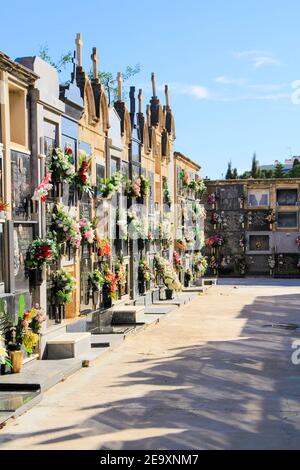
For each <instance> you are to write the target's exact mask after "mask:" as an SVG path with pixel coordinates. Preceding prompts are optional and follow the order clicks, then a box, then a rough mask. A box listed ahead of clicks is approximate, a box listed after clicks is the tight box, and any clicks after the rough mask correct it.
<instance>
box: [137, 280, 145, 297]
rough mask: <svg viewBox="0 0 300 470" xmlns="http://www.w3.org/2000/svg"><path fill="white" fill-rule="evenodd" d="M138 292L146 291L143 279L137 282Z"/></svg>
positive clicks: (142, 293) (143, 292)
mask: <svg viewBox="0 0 300 470" xmlns="http://www.w3.org/2000/svg"><path fill="white" fill-rule="evenodd" d="M139 293H140V294H141V295H144V294H145V293H146V283H145V282H144V281H140V282H139Z"/></svg>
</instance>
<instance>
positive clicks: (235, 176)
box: [232, 168, 239, 180]
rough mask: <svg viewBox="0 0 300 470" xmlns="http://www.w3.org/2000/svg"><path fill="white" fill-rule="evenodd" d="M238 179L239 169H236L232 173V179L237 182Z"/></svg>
mask: <svg viewBox="0 0 300 470" xmlns="http://www.w3.org/2000/svg"><path fill="white" fill-rule="evenodd" d="M238 178H239V174H238V171H237V168H235V169H234V170H233V172H232V179H233V180H237V179H238Z"/></svg>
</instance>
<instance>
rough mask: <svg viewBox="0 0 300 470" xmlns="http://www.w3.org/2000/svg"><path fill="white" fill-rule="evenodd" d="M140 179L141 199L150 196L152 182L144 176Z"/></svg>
mask: <svg viewBox="0 0 300 470" xmlns="http://www.w3.org/2000/svg"><path fill="white" fill-rule="evenodd" d="M140 179H141V186H140V187H141V189H140V193H141V197H148V196H149V194H150V187H151V184H150V180H149V179H148V178H146V177H145V176H143V175H142V176H141V178H140Z"/></svg>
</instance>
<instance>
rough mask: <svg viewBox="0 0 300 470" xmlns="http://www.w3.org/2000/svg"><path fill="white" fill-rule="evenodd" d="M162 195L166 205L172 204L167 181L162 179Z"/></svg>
mask: <svg viewBox="0 0 300 470" xmlns="http://www.w3.org/2000/svg"><path fill="white" fill-rule="evenodd" d="M163 197H164V203H165V204H168V205H171V204H172V196H171V192H170V189H169V186H168V183H167V182H166V181H164V184H163Z"/></svg>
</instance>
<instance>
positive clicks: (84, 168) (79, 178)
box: [74, 152, 94, 197]
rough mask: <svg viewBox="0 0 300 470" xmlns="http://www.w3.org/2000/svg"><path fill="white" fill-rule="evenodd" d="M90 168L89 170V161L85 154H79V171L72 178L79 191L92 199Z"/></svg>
mask: <svg viewBox="0 0 300 470" xmlns="http://www.w3.org/2000/svg"><path fill="white" fill-rule="evenodd" d="M90 168H91V159H90V157H88V156H87V154H86V153H83V152H82V153H81V154H80V155H79V170H78V172H77V173H76V174H75V176H74V181H75V183H76V184H77V186H78V187H79V189H80V190H81V191H83V192H85V193H86V194H87V195H88V196H89V197H93V195H94V191H93V189H92V186H91V179H90V175H89V172H90Z"/></svg>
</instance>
